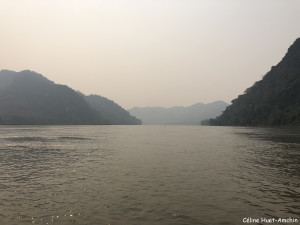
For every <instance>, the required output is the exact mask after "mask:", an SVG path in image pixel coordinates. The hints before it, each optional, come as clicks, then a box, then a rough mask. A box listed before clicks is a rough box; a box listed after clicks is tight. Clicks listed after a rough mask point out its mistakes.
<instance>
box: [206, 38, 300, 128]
mask: <svg viewBox="0 0 300 225" xmlns="http://www.w3.org/2000/svg"><path fill="white" fill-rule="evenodd" d="M210 124H212V125H239V126H283V125H288V126H299V125H300V38H298V39H297V40H296V41H295V42H294V44H293V45H292V46H291V47H290V48H289V49H288V52H287V54H286V55H285V56H284V58H283V59H282V60H281V62H279V63H278V64H277V65H276V66H273V67H272V68H271V70H270V71H269V72H268V73H267V74H266V75H265V76H264V77H263V79H262V80H260V81H258V82H256V83H255V84H254V85H253V86H252V87H250V88H248V89H247V90H246V91H245V92H244V94H243V95H240V96H238V98H236V99H234V100H233V101H232V104H231V105H230V106H228V107H227V108H226V110H225V111H224V113H223V114H222V115H220V116H219V117H217V118H216V119H211V120H210Z"/></svg>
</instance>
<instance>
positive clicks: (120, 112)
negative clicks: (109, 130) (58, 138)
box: [0, 70, 140, 124]
mask: <svg viewBox="0 0 300 225" xmlns="http://www.w3.org/2000/svg"><path fill="white" fill-rule="evenodd" d="M98 98H101V96H98ZM88 99H89V96H84V95H82V94H79V93H77V92H76V91H74V90H73V89H71V88H69V87H68V86H66V85H59V84H55V83H54V82H53V81H50V80H48V79H47V78H45V77H44V76H42V75H41V74H38V73H35V72H32V71H29V70H24V71H21V72H14V71H10V70H2V71H0V124H140V121H139V120H138V119H136V118H134V117H132V116H131V115H130V114H129V113H128V112H127V111H126V110H124V109H123V108H122V107H120V106H119V105H117V104H116V103H114V102H112V101H110V100H108V99H107V101H108V102H107V103H106V104H105V106H103V107H101V104H102V103H99V105H100V106H98V107H96V106H94V105H92V104H90V103H89V101H88ZM110 114H111V115H114V116H110ZM116 118H117V119H116Z"/></svg>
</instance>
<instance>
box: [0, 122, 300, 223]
mask: <svg viewBox="0 0 300 225" xmlns="http://www.w3.org/2000/svg"><path fill="white" fill-rule="evenodd" d="M299 215H300V131H299V129H283V128H280V129H279V128H278V129H274V128H242V127H206V126H143V125H142V126H0V224H7V225H10V224H13V225H14V224H33V223H34V224H63V225H68V224H88V225H94V224H100V225H101V224H111V225H114V224H116V225H118V224H120V225H143V224H149V225H154V224H159V225H160V224H162V225H184V224H186V225H194V224H195V225H199V224H200V225H201V224H205V225H209V224H228V225H229V224H230V225H234V224H243V220H244V219H245V218H254V219H255V218H259V219H260V218H292V219H298V220H299V222H298V223H300V217H299ZM262 224H264V223H262ZM275 224H278V223H275ZM290 224H291V223H290ZM294 224H297V223H294Z"/></svg>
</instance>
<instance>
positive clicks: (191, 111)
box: [129, 101, 228, 125]
mask: <svg viewBox="0 0 300 225" xmlns="http://www.w3.org/2000/svg"><path fill="white" fill-rule="evenodd" d="M226 106H228V104H227V103H225V102H223V101H216V102H213V103H209V104H203V103H197V104H194V105H191V106H188V107H183V106H175V107H171V108H163V107H134V108H132V109H130V110H129V113H130V114H131V115H133V116H135V117H137V118H140V119H141V120H142V123H143V124H145V125H200V123H201V121H202V120H205V119H208V118H211V117H215V116H218V115H220V114H221V113H222V111H223V110H225V108H226Z"/></svg>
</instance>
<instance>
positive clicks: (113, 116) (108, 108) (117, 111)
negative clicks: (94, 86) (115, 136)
mask: <svg viewBox="0 0 300 225" xmlns="http://www.w3.org/2000/svg"><path fill="white" fill-rule="evenodd" d="M84 99H85V100H86V101H87V102H88V104H89V105H90V106H91V107H92V108H93V109H96V110H97V111H98V112H99V113H100V115H101V116H102V117H103V118H105V119H107V120H108V121H109V122H110V124H114V125H115V124H118V125H130V124H135V125H138V124H141V121H140V120H139V119H137V118H135V117H133V116H131V115H130V114H129V112H128V111H126V110H125V109H123V108H122V107H121V106H119V105H118V104H116V103H115V102H113V101H111V100H109V99H107V98H105V97H102V96H99V95H89V96H84Z"/></svg>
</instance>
